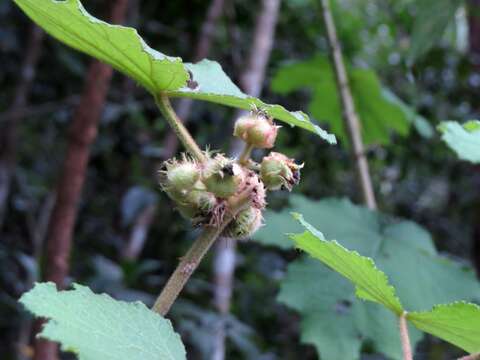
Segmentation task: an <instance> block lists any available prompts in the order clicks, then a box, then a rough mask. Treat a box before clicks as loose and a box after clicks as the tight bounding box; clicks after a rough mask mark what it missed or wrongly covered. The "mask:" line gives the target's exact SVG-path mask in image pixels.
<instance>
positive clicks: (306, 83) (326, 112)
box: [272, 55, 413, 144]
mask: <svg viewBox="0 0 480 360" xmlns="http://www.w3.org/2000/svg"><path fill="white" fill-rule="evenodd" d="M347 72H348V77H349V83H350V87H351V90H352V96H353V98H354V102H355V107H356V110H357V112H358V115H359V117H360V123H361V126H362V137H363V140H364V142H365V143H366V144H374V143H379V144H387V143H389V141H390V135H391V133H392V132H396V133H398V134H400V135H407V134H408V132H409V128H410V124H411V122H412V121H411V120H409V117H411V116H412V114H408V113H406V112H405V107H406V105H405V104H403V106H400V105H399V102H398V101H394V100H392V97H389V96H386V95H385V93H384V89H383V88H382V85H381V83H380V81H379V79H378V77H377V75H376V74H375V72H373V71H372V70H367V69H358V68H351V67H348V68H347ZM302 88H307V89H311V91H312V98H311V101H310V104H309V111H310V112H311V114H312V115H313V116H314V117H315V118H316V119H317V120H319V121H322V122H326V123H328V124H329V125H330V128H331V130H332V132H333V133H335V134H336V135H337V136H338V137H339V138H340V139H341V140H342V141H344V142H345V143H346V144H348V137H347V130H346V129H345V127H344V122H343V120H342V108H341V104H340V98H339V96H338V90H337V84H336V81H335V74H334V72H333V69H332V66H331V65H330V62H329V60H328V58H326V57H324V56H320V55H319V56H316V57H315V58H313V59H310V60H307V61H303V62H296V63H292V64H287V65H285V66H283V67H281V68H280V69H279V70H278V71H277V73H276V74H275V76H274V78H273V81H272V90H274V91H276V92H278V93H280V94H288V93H290V92H292V91H295V90H299V89H302ZM411 111H412V113H413V110H411Z"/></svg>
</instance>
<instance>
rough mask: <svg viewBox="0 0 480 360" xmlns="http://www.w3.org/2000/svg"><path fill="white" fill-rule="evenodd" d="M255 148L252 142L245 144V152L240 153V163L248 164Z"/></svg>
mask: <svg viewBox="0 0 480 360" xmlns="http://www.w3.org/2000/svg"><path fill="white" fill-rule="evenodd" d="M253 148H254V146H253V145H252V144H245V147H244V148H243V152H242V153H241V154H240V157H239V158H238V163H239V164H241V165H248V162H249V160H250V155H251V154H252V150H253Z"/></svg>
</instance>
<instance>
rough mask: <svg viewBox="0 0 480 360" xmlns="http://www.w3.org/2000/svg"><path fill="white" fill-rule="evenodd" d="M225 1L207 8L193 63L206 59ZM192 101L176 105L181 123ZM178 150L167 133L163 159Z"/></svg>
mask: <svg viewBox="0 0 480 360" xmlns="http://www.w3.org/2000/svg"><path fill="white" fill-rule="evenodd" d="M224 2H225V0H212V2H211V3H210V7H209V8H208V11H207V15H206V17H205V21H204V22H203V24H202V29H201V30H200V36H199V37H198V41H197V46H196V47H195V51H194V55H193V59H192V60H193V62H197V61H200V60H202V59H204V58H205V57H207V55H208V53H209V52H210V48H211V46H212V41H213V38H214V35H215V27H216V24H217V20H218V18H219V17H220V15H221V14H222V10H223V7H224ZM192 103H193V100H192V99H186V98H185V99H181V100H180V101H179V103H178V105H177V108H176V113H177V115H178V117H179V118H180V119H181V120H183V122H186V121H188V120H187V119H188V115H189V114H190V110H191V108H192ZM177 150H178V138H177V136H176V135H175V133H174V132H173V131H169V132H168V133H167V136H166V137H165V140H164V145H163V158H164V159H170V158H171V157H173V156H174V155H175V153H176V152H177Z"/></svg>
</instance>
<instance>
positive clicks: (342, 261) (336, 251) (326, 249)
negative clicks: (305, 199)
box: [290, 213, 403, 315]
mask: <svg viewBox="0 0 480 360" xmlns="http://www.w3.org/2000/svg"><path fill="white" fill-rule="evenodd" d="M293 216H294V218H295V219H296V220H298V221H299V222H300V224H302V225H303V226H304V227H305V228H306V229H307V231H306V232H304V233H303V234H291V235H290V238H291V239H292V240H293V241H294V242H295V245H296V246H297V247H298V248H299V249H302V250H303V251H305V252H307V253H308V254H310V255H311V256H313V257H314V258H316V259H318V260H320V261H321V262H323V263H324V264H325V265H327V266H328V267H330V268H332V269H333V270H335V271H336V272H338V273H339V274H341V275H343V276H344V277H346V278H347V279H348V280H350V281H351V282H352V283H353V284H354V285H355V289H356V295H357V296H358V297H359V298H361V299H364V300H370V301H373V302H376V303H378V304H382V305H384V306H385V307H386V308H388V309H390V310H391V311H393V312H394V313H396V314H397V315H401V314H402V313H403V307H402V304H401V303H400V300H399V299H398V297H397V295H396V294H395V289H394V288H393V286H392V285H390V284H389V282H388V278H387V276H386V275H385V273H384V272H382V271H380V270H379V269H377V267H376V266H375V263H374V262H373V260H372V259H371V258H368V257H365V256H361V255H360V254H359V253H357V252H356V251H350V250H347V249H345V248H344V247H343V246H342V245H340V244H339V243H338V242H336V241H335V240H332V241H327V240H325V237H324V236H323V234H322V233H321V232H319V231H318V230H316V229H315V228H314V227H313V226H311V225H310V224H309V223H308V222H306V221H305V219H303V216H301V215H300V214H298V213H294V214H293Z"/></svg>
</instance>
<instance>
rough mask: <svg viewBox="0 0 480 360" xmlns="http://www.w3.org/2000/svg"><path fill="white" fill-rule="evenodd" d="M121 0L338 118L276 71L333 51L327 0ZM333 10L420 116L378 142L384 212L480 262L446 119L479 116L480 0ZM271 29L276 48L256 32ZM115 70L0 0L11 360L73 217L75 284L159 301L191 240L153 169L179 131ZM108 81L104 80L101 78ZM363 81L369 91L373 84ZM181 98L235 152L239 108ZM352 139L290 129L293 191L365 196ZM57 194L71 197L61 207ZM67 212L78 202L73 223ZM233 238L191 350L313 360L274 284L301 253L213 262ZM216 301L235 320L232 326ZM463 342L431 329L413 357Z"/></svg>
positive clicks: (283, 197)
mask: <svg viewBox="0 0 480 360" xmlns="http://www.w3.org/2000/svg"><path fill="white" fill-rule="evenodd" d="M83 3H84V6H85V7H86V8H87V9H88V11H89V12H90V13H92V14H94V15H95V16H97V17H99V18H102V19H109V18H112V14H113V15H115V14H114V13H112V8H115V3H116V2H115V1H100V0H85V1H84V2H83ZM118 3H121V1H119V2H118ZM117 6H120V5H118V4H117ZM122 6H125V16H119V17H117V20H119V21H117V22H122V23H124V24H126V25H129V26H133V27H136V28H137V29H138V30H139V32H140V34H141V35H142V36H143V37H144V38H145V39H147V41H148V43H149V45H150V46H152V47H153V48H155V49H158V50H160V51H162V52H164V53H165V54H169V55H175V56H180V57H182V58H183V59H184V60H187V61H196V60H199V59H201V58H204V57H208V58H210V59H213V60H216V61H218V62H220V63H221V64H222V66H223V68H224V70H225V72H226V73H227V74H229V76H230V77H231V78H232V79H233V81H234V82H235V83H237V84H239V86H240V87H241V88H242V89H244V91H246V92H248V93H251V94H257V95H261V98H262V99H263V100H265V101H266V102H269V103H279V104H282V105H283V106H285V107H286V108H287V109H291V110H297V109H301V110H304V111H305V112H307V113H309V114H310V115H312V117H313V118H314V120H315V121H318V122H319V124H320V125H321V126H323V127H324V128H327V129H330V130H331V131H333V130H332V122H330V123H328V122H326V120H328V119H325V118H319V117H318V116H315V114H316V113H318V112H315V111H314V110H313V111H312V109H314V107H315V106H322V107H324V108H327V109H328V108H329V107H331V106H332V104H330V103H329V101H330V100H331V97H328V96H325V97H324V98H322V99H323V100H322V99H320V100H319V101H320V105H318V104H317V105H315V104H312V103H311V99H312V88H311V87H309V86H304V87H301V86H300V87H299V89H298V90H295V91H288V92H287V91H284V90H282V86H284V87H288V86H289V85H288V81H287V83H286V84H285V81H286V80H285V79H280V78H279V76H280V72H281V71H282V69H284V68H285V66H289V64H292V63H295V62H299V61H307V60H311V59H313V58H315V57H317V58H320V59H328V52H329V50H328V44H327V41H326V38H325V30H324V26H323V21H322V16H321V10H320V6H319V5H318V4H316V3H315V2H310V1H307V0H284V1H281V2H280V1H279V0H262V1H250V0H241V1H240V0H203V1H196V0H190V1H163V2H160V1H151V0H143V1H140V0H128V2H127V1H125V2H124V3H123V5H122ZM332 8H333V14H334V18H335V20H336V26H337V31H338V34H339V38H340V41H341V43H342V50H343V53H344V56H345V60H346V63H347V64H348V66H351V67H355V68H359V69H369V70H371V71H372V72H373V73H374V74H376V76H377V77H378V79H379V80H380V82H381V85H382V89H384V90H385V91H389V92H391V93H394V94H395V95H396V96H397V97H398V98H399V99H401V101H402V103H403V106H405V107H406V111H410V114H415V115H414V116H413V117H411V118H412V119H413V120H412V124H407V125H405V124H404V125H399V127H398V128H397V130H395V131H390V130H387V135H386V136H383V135H379V136H376V135H375V136H373V135H372V137H371V139H370V140H368V139H367V140H366V147H367V153H366V154H367V158H368V160H369V164H370V171H371V176H372V181H373V186H374V189H375V193H376V199H377V202H378V207H379V209H381V211H382V212H385V213H389V214H393V215H395V216H398V217H403V218H407V219H410V220H413V221H415V222H417V223H419V224H421V225H423V226H424V227H425V228H426V229H428V231H429V232H430V233H431V234H432V236H433V239H434V241H435V244H436V246H437V248H438V249H439V250H440V251H441V252H443V253H445V254H448V256H449V257H451V258H454V259H456V260H458V261H460V262H462V263H464V264H465V265H468V264H472V265H473V266H474V268H476V270H477V272H480V168H479V167H478V166H475V165H472V164H469V163H465V162H461V161H459V160H458V159H457V158H456V156H455V154H454V153H453V152H452V151H451V150H449V149H448V148H447V147H446V146H445V144H444V143H443V142H442V141H441V140H440V136H439V134H438V132H437V131H436V129H435V127H436V126H437V125H438V124H439V123H440V122H441V121H444V120H450V119H455V120H460V121H463V120H467V119H474V118H480V15H479V14H480V1H479V0H469V1H459V0H441V1H433V0H421V1H414V0H382V1H380V0H369V1H367V0H360V1H358V0H357V1H354V0H334V1H332ZM122 17H123V18H124V20H123V21H120V20H122ZM422 26H423V28H422ZM262 36H263V38H264V39H263V40H262V41H263V43H265V41H266V43H267V45H268V43H269V41H270V42H271V48H270V47H269V46H267V47H266V48H263V49H262V47H261V46H256V45H255V44H256V40H257V41H259V40H260V38H261V37H262ZM260 43H262V42H261V41H260ZM254 60H256V61H257V62H255V61H254ZM262 62H263V63H264V64H265V66H263V65H262ZM95 71H97V72H95ZM104 71H105V69H104V68H97V69H96V70H95V69H94V70H92V60H91V59H90V58H88V57H87V56H84V55H82V54H80V53H78V52H75V51H73V50H71V49H70V48H67V47H66V46H64V45H63V44H60V43H59V42H58V41H56V40H54V39H52V38H51V37H49V36H48V35H44V34H43V32H42V31H41V30H39V29H38V28H37V27H36V26H34V25H33V24H32V23H31V21H30V20H29V19H27V17H26V16H25V15H24V14H23V13H21V11H20V10H19V9H18V8H17V7H16V6H15V4H14V3H13V2H12V1H10V0H2V1H0V89H1V91H0V288H1V291H0V348H1V355H0V358H2V359H27V358H30V357H31V356H32V353H33V348H32V347H31V343H32V327H33V323H32V321H31V318H30V317H29V316H28V315H27V314H26V313H25V312H24V310H23V309H22V307H21V306H20V305H19V304H18V302H17V300H18V298H19V296H20V295H21V294H22V293H24V292H25V291H27V290H29V289H30V288H31V287H32V284H33V282H35V281H39V280H41V279H45V277H46V274H48V272H49V271H51V270H48V268H49V261H51V257H50V258H49V257H48V252H49V251H52V250H51V249H49V245H48V242H49V239H50V238H52V237H55V236H56V237H57V238H64V237H67V238H68V237H69V229H68V226H69V224H72V223H73V224H74V227H73V229H72V241H73V244H72V248H71V251H70V252H69V253H70V259H69V264H68V266H67V265H66V264H64V265H65V266H64V267H63V268H62V266H63V265H62V264H60V268H61V270H62V271H66V272H67V274H68V275H67V276H68V277H67V280H66V282H67V283H69V282H71V281H75V282H78V283H81V284H85V285H88V286H89V287H91V288H92V289H93V290H94V291H95V292H107V293H109V294H110V295H112V296H113V297H115V298H117V299H122V300H128V301H133V300H141V301H143V302H145V303H146V304H148V305H151V304H152V302H153V301H154V300H155V297H156V296H157V295H158V293H159V291H160V289H161V287H162V286H163V284H164V283H165V281H166V279H167V278H168V276H169V275H170V274H171V272H172V271H173V270H174V268H175V266H176V264H177V262H178V259H179V258H180V257H181V256H182V254H183V253H184V252H185V251H186V249H187V248H188V246H189V244H190V243H191V241H192V240H193V239H194V237H195V234H196V233H195V232H194V231H193V230H192V228H191V226H190V224H189V223H188V221H187V220H184V219H182V218H181V217H180V216H179V214H178V213H177V212H175V211H174V210H173V205H172V202H171V201H170V200H169V199H168V198H167V196H166V195H165V194H163V193H162V192H161V191H160V189H159V186H158V184H157V181H156V175H155V174H156V170H157V169H158V167H159V166H160V164H161V162H162V161H163V160H165V159H167V158H170V157H171V156H173V155H174V154H178V153H179V152H180V151H181V148H180V145H179V144H178V142H177V141H176V139H175V138H174V136H172V133H170V131H169V128H168V125H167V123H166V122H165V121H164V120H163V119H162V118H161V115H160V114H159V112H158V110H157V109H156V107H155V104H154V102H153V99H152V98H151V97H150V96H149V95H148V94H147V92H146V91H144V90H143V89H142V88H140V87H138V86H137V85H136V84H135V83H134V82H133V81H132V80H129V79H127V78H125V77H124V76H122V75H120V74H119V73H116V72H114V73H113V77H112V79H111V81H110V82H109V81H108V78H109V74H108V72H107V73H104ZM325 71H327V70H325ZM87 74H89V75H87ZM249 76H250V78H249ZM252 76H253V78H252ZM312 76H313V75H312ZM287 78H288V76H287ZM98 79H103V80H105V81H102V82H97V83H95V80H98ZM290 80H292V81H294V80H295V79H290ZM282 81H283V83H282ZM276 83H277V84H276ZM275 84H276V85H275ZM282 84H283V85H282ZM359 86H360V89H359V90H358V91H359V92H362V91H364V92H365V94H367V96H366V97H367V98H368V93H369V91H370V90H369V88H368V87H365V88H362V85H361V84H360V85H359ZM291 87H292V88H295V86H293V85H292V86H291ZM103 92H104V93H105V98H104V99H103V98H102V97H103V96H102V94H103ZM317 100H318V99H317ZM322 101H323V102H322ZM175 105H176V106H177V110H178V112H179V114H180V115H181V116H182V118H184V119H185V120H186V119H188V128H189V129H190V130H191V132H192V133H193V135H194V137H195V139H197V140H198V142H199V143H200V144H201V145H202V146H207V145H209V146H210V147H211V148H214V149H222V150H223V151H224V152H227V153H229V152H231V151H235V149H236V146H238V145H236V144H235V143H234V142H233V138H232V137H231V136H230V134H231V133H232V128H233V121H234V119H235V116H236V113H235V111H234V110H232V109H230V108H225V107H221V106H218V105H214V104H209V103H203V102H194V103H185V102H184V101H176V102H175ZM365 111H366V113H365V114H367V115H366V116H368V110H365ZM369 111H371V112H374V110H372V109H370V110H369ZM378 111H379V112H380V113H379V114H377V115H376V118H377V119H380V121H378V120H376V121H373V122H371V123H370V124H369V125H368V129H369V130H368V131H369V133H370V134H377V133H380V134H381V133H382V131H385V130H384V128H385V124H382V121H383V120H384V121H385V122H386V123H388V121H389V117H391V116H390V115H391V114H390V113H389V112H388V111H389V110H388V109H379V110H378ZM96 112H98V116H97V115H96ZM360 117H362V113H360ZM75 119H76V121H77V125H76V126H77V127H75V126H73V123H74V122H75ZM361 121H362V119H361ZM78 124H84V125H85V124H87V125H88V129H87V130H85V128H83V127H82V126H81V125H80V128H82V129H83V130H82V129H79V128H78V126H79V125H78ZM362 124H363V123H362ZM393 128H394V129H395V127H393ZM95 129H98V134H96V137H95ZM382 129H383V130H382ZM398 129H400V130H398ZM364 130H365V129H364ZM82 131H85V132H84V133H82ZM333 132H335V131H333ZM82 134H83V135H82ZM337 135H338V134H337ZM367 136H368V135H367ZM364 137H365V136H364ZM339 140H340V141H339V144H338V145H337V146H331V145H328V144H327V143H326V142H324V141H322V140H321V139H320V138H318V137H316V136H315V135H313V134H310V133H307V132H305V131H303V130H301V129H298V128H289V127H288V126H284V128H283V129H282V131H281V133H280V136H279V140H278V141H277V145H276V148H277V149H279V150H281V151H282V152H284V153H286V154H288V155H289V156H292V157H295V158H296V159H297V160H298V161H299V162H304V163H305V168H304V169H303V172H302V182H301V184H300V185H299V186H298V187H297V188H295V190H294V192H295V193H297V194H303V195H305V196H307V197H309V198H310V199H322V198H325V197H331V196H335V197H347V198H349V199H351V200H352V201H353V202H354V203H357V204H361V203H362V197H361V194H360V192H359V190H358V187H357V181H356V173H355V170H354V163H353V161H352V159H351V157H350V147H349V145H348V141H347V139H346V138H342V137H340V138H339ZM72 144H73V145H72ZM72 146H73V149H77V150H78V154H80V152H81V153H82V154H83V155H85V156H86V157H83V158H82V155H78V154H77V155H78V156H79V157H78V158H77V157H75V156H73V157H71V158H70V160H71V161H70V163H69V164H68V166H69V167H70V170H71V172H66V171H65V167H66V166H67V165H66V164H64V161H65V157H66V156H71V155H72V153H71V152H70V150H71V149H72ZM69 149H70V150H69ZM88 152H89V153H88ZM73 155H75V154H73ZM87 158H88V166H87V167H86V170H85V172H82V168H81V163H82V161H84V160H86V159H87ZM77 165H78V166H77ZM68 166H67V167H68ZM66 173H68V174H70V175H71V176H72V177H66V178H65V176H64V175H65V174H66ZM78 176H80V178H78ZM83 177H84V183H83V186H82V184H81V182H82V181H83V180H82V179H83ZM79 179H81V180H79ZM78 181H80V184H79V183H78ZM77 188H78V189H79V190H80V193H79V194H81V195H79V196H80V197H79V198H78V201H74V203H73V205H74V207H73V208H72V207H71V203H69V202H68V200H69V199H70V200H72V199H73V200H75V196H74V194H70V195H71V196H70V197H69V195H68V192H69V191H74V190H72V189H77ZM59 191H60V192H62V194H63V195H61V196H59ZM65 191H66V192H67V195H65ZM59 201H60V203H59ZM65 201H66V203H64V202H65ZM62 202H63V203H62ZM269 203H270V206H272V207H273V208H276V209H280V208H282V207H283V206H285V205H286V204H287V203H288V194H287V193H279V194H275V195H274V196H272V197H271V198H269ZM58 206H67V207H68V206H70V208H69V210H68V211H66V212H62V211H60V210H58V209H57V210H55V208H56V207H58ZM72 211H73V213H72ZM65 214H70V215H72V216H73V217H72V218H70V222H69V219H65V218H64V217H65V216H66V215H65ZM64 215H65V216H64ZM62 216H63V217H62ZM267 220H268V218H267ZM338 221H341V219H339V220H338ZM58 224H61V226H60V225H58ZM59 234H60V235H59ZM229 241H230V242H231V241H232V240H221V241H220V242H219V243H218V244H217V247H216V249H214V251H212V253H211V254H210V256H208V257H207V259H206V260H205V261H204V262H203V263H202V265H201V266H200V268H199V270H198V271H197V272H196V273H195V275H194V276H193V278H192V280H191V282H190V283H189V284H188V286H187V288H186V289H185V291H184V293H183V294H182V296H181V298H180V300H179V301H178V303H177V304H176V305H175V306H174V308H173V311H172V313H171V318H172V320H173V322H174V324H175V326H176V329H178V331H179V332H180V333H181V334H182V338H183V340H184V342H185V343H186V345H187V347H188V352H189V359H222V357H221V356H222V355H219V354H223V353H224V352H225V351H226V358H227V359H316V358H317V357H318V355H317V353H316V351H315V349H314V347H313V346H311V345H305V344H301V342H300V325H299V324H300V318H299V316H298V314H296V313H295V312H294V311H293V310H291V309H289V308H287V307H286V306H285V305H282V304H281V303H279V302H277V301H276V299H275V297H276V294H277V293H278V286H279V285H278V284H279V282H280V281H281V279H282V277H283V276H284V275H285V271H286V267H287V264H288V263H289V262H290V261H292V260H293V259H295V258H296V257H297V256H298V252H296V251H294V250H282V249H279V248H277V247H274V246H264V245H262V244H259V243H258V242H256V241H255V239H253V240H251V241H247V242H242V243H239V244H238V246H237V247H236V255H237V256H236V270H235V276H234V279H232V278H231V276H230V275H231V266H232V264H231V263H228V262H227V264H225V263H221V264H223V265H218V264H219V263H218V261H217V262H216V261H215V260H219V259H221V256H222V252H225V250H228V251H235V247H234V246H232V244H230V243H228V242H229ZM50 247H51V246H50ZM67 250H68V249H67ZM224 255H225V254H224ZM48 259H50V260H48ZM225 272H226V275H225ZM50 275H51V274H50ZM222 276H226V280H225V279H224V278H222ZM219 279H220V280H219ZM222 279H223V280H225V281H221V280H222ZM219 287H227V292H228V291H230V290H231V291H233V294H232V297H231V300H228V299H227V302H226V303H225V300H222V299H219V298H218V296H216V295H215V294H217V295H218V293H219V291H220V292H221V291H222V289H221V288H220V289H219ZM219 314H224V315H225V314H227V315H225V316H228V319H229V320H228V323H227V326H226V327H225V324H224V323H223V325H222V326H223V328H222V329H220V330H219V327H218V323H219V317H220V316H221V315H219ZM225 338H226V340H225ZM225 341H226V344H225ZM224 346H226V350H225V349H224ZM364 353H365V354H364V355H363V356H364V358H365V359H382V357H381V356H380V355H378V354H374V353H372V352H371V351H369V350H368V349H365V351H364ZM455 354H457V353H456V352H455V350H453V348H450V347H449V346H447V345H445V344H444V343H440V342H438V341H434V340H432V339H430V338H427V339H426V340H423V341H422V342H421V343H420V345H419V346H418V348H417V356H418V357H416V359H451V358H452V357H453V356H454V355H455ZM218 356H220V357H218Z"/></svg>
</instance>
